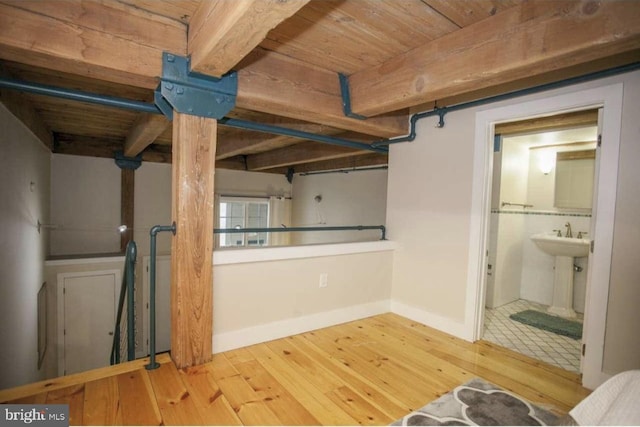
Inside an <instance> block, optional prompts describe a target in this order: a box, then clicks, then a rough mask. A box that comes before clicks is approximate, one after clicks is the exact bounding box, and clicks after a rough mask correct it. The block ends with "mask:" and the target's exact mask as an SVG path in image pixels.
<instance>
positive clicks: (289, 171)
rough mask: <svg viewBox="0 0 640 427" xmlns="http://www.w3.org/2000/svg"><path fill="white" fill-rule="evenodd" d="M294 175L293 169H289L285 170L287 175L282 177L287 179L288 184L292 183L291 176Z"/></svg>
mask: <svg viewBox="0 0 640 427" xmlns="http://www.w3.org/2000/svg"><path fill="white" fill-rule="evenodd" d="M294 173H295V169H293V168H289V169H287V173H285V174H284V176H285V177H286V178H287V182H288V183H289V184H291V183H293V174H294Z"/></svg>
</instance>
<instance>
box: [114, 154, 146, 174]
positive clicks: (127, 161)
mask: <svg viewBox="0 0 640 427" xmlns="http://www.w3.org/2000/svg"><path fill="white" fill-rule="evenodd" d="M115 161H116V165H118V167H119V168H120V169H133V170H136V169H138V168H139V167H140V165H141V164H142V153H140V154H138V155H137V156H135V157H126V156H125V155H124V153H123V152H122V151H116V154H115Z"/></svg>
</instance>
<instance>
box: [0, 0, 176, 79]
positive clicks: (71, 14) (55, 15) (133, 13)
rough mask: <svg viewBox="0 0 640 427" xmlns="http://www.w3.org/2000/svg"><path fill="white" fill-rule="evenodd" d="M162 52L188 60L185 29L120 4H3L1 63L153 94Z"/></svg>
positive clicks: (27, 0) (0, 5)
mask: <svg viewBox="0 0 640 427" xmlns="http://www.w3.org/2000/svg"><path fill="white" fill-rule="evenodd" d="M163 51H168V52H171V53H175V54H178V55H186V53H187V31H186V25H184V24H181V23H179V22H176V21H174V20H171V19H168V18H165V17H162V16H158V15H153V14H151V13H149V12H146V11H143V10H141V9H137V8H135V7H133V6H129V5H126V4H123V3H119V2H109V3H103V2H94V1H73V2H71V1H68V2H59V1H56V2H47V1H33V0H25V1H23V0H19V1H16V0H2V2H0V57H1V58H2V59H6V60H10V61H16V62H21V63H25V64H29V65H34V66H38V67H43V68H48V69H53V70H57V71H62V72H66V73H71V74H78V75H82V76H91V77H92V78H97V79H100V80H106V81H110V82H114V83H121V84H127V85H133V86H138V87H144V88H149V89H153V88H155V87H156V86H157V85H158V76H160V75H161V74H162V52H163Z"/></svg>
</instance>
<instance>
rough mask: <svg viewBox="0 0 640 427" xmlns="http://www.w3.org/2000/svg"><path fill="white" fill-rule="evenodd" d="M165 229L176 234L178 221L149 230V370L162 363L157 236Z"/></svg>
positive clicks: (146, 366) (147, 367) (147, 366)
mask: <svg viewBox="0 0 640 427" xmlns="http://www.w3.org/2000/svg"><path fill="white" fill-rule="evenodd" d="M163 231H171V232H172V233H173V234H174V235H175V234H176V223H175V222H174V223H173V224H171V225H155V226H153V227H151V230H149V235H150V236H151V239H150V251H149V252H150V254H149V255H150V258H151V260H150V264H151V265H150V266H149V270H150V271H149V364H148V365H145V369H147V370H148V371H150V370H153V369H157V368H158V367H159V366H160V364H159V363H158V362H156V236H157V235H158V233H160V232H163Z"/></svg>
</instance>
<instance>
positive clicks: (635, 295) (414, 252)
mask: <svg viewBox="0 0 640 427" xmlns="http://www.w3.org/2000/svg"><path fill="white" fill-rule="evenodd" d="M617 82H623V84H624V106H623V117H622V133H621V156H620V165H619V177H618V188H617V189H612V191H616V190H617V206H616V225H615V231H614V239H613V241H614V248H613V260H612V271H611V289H610V299H609V309H608V316H607V330H606V345H605V350H604V354H605V364H604V368H605V371H606V372H609V373H615V372H619V371H621V370H624V369H632V368H636V369H637V368H640V338H638V335H637V332H636V330H635V327H634V326H631V325H637V324H640V310H637V307H638V305H639V304H640V286H638V285H637V284H638V278H640V262H638V261H639V258H638V256H637V254H638V252H639V251H640V243H639V242H640V224H639V222H638V218H639V217H640V215H638V212H639V211H640V210H639V209H640V206H639V205H638V203H639V202H638V200H640V170H639V169H638V167H637V164H638V161H639V160H640V144H638V143H637V142H638V140H639V139H640V122H639V121H638V113H637V112H638V110H639V109H640V72H637V71H636V72H633V73H627V74H625V75H621V76H617V77H612V78H607V79H602V80H599V81H595V82H590V83H586V84H581V85H576V86H573V87H568V88H563V89H558V90H555V91H551V92H548V93H540V94H536V95H530V96H527V97H521V98H518V99H513V100H509V101H503V102H501V103H495V104H491V105H486V106H483V107H478V108H473V109H468V110H462V111H456V112H451V113H449V114H447V125H446V127H445V128H443V129H437V128H435V121H436V120H437V118H429V119H424V120H422V121H420V122H418V129H417V130H418V138H417V139H416V141H414V142H413V143H411V144H397V145H394V146H392V147H391V152H390V163H389V188H388V192H389V197H388V204H387V225H388V228H389V237H390V238H391V239H392V240H395V241H397V242H398V244H399V246H400V248H399V249H398V250H397V251H396V253H395V256H394V268H393V289H392V299H395V300H396V301H398V302H400V303H403V304H406V305H408V306H412V307H413V308H414V309H415V310H417V311H419V312H421V313H424V314H425V315H424V316H423V318H426V319H433V322H432V323H433V324H435V323H436V322H440V325H441V327H442V329H445V330H449V331H454V332H455V331H456V330H459V329H458V328H459V326H460V324H461V323H463V322H464V321H465V305H466V302H467V301H466V283H467V266H468V257H469V244H470V240H469V238H470V236H469V223H470V221H471V219H472V218H471V202H472V198H471V186H472V171H473V154H474V146H473V141H474V127H475V114H476V112H477V111H480V110H481V109H489V108H496V107H497V106H502V105H514V104H517V103H521V102H525V101H528V100H532V99H544V98H546V97H550V96H552V95H553V94H559V93H571V92H574V91H577V90H583V89H586V88H591V87H598V86H604V85H610V84H614V83H617ZM603 143H606V141H605V142H603Z"/></svg>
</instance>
